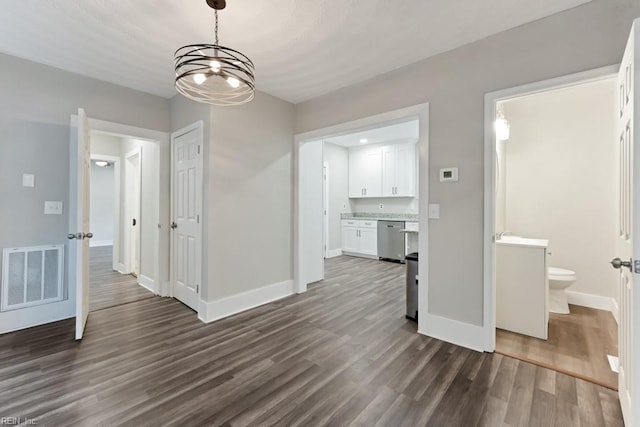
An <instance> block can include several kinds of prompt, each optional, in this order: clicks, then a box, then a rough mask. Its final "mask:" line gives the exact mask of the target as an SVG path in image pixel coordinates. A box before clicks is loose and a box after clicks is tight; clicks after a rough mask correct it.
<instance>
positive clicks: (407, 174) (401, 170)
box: [394, 143, 416, 197]
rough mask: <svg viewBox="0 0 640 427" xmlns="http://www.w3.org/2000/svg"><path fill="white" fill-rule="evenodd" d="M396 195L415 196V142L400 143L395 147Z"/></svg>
mask: <svg viewBox="0 0 640 427" xmlns="http://www.w3.org/2000/svg"><path fill="white" fill-rule="evenodd" d="M395 167H396V174H395V177H396V182H395V187H396V189H395V194H394V195H395V196H396V197H415V196H416V144H414V143H408V144H400V145H397V146H396V147H395Z"/></svg>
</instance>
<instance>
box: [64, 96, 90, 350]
mask: <svg viewBox="0 0 640 427" xmlns="http://www.w3.org/2000/svg"><path fill="white" fill-rule="evenodd" d="M77 132H78V140H77V148H76V150H77V151H76V153H77V162H75V165H73V163H72V165H73V166H72V167H75V168H76V171H75V175H76V181H75V188H72V189H71V191H73V192H74V193H75V200H76V206H75V218H73V215H72V223H71V230H70V232H69V238H70V242H69V245H70V246H71V245H74V246H75V259H74V260H72V262H73V263H74V267H75V288H76V340H79V339H82V336H83V334H84V328H85V326H86V324H87V318H88V317H89V239H90V238H91V236H92V235H91V232H90V230H89V225H90V224H89V216H90V209H89V208H90V204H89V203H90V197H89V196H90V193H89V191H90V181H89V180H90V174H91V144H90V140H89V133H90V129H89V122H88V120H87V115H86V114H85V111H84V109H82V108H79V109H78V123H77ZM74 235H75V237H72V236H74Z"/></svg>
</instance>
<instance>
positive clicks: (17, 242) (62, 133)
mask: <svg viewBox="0 0 640 427" xmlns="http://www.w3.org/2000/svg"><path fill="white" fill-rule="evenodd" d="M0 94H2V96H0V197H1V198H2V200H5V201H7V200H9V201H11V203H1V204H0V219H2V220H1V221H0V248H6V247H10V246H28V245H41V244H61V243H62V244H65V253H66V254H68V249H69V248H68V244H67V238H66V236H67V233H68V232H69V216H68V207H69V145H70V137H71V133H70V126H69V121H70V115H71V114H75V113H77V110H78V107H83V108H85V109H86V112H87V115H88V116H89V117H91V118H97V119H101V120H106V121H112V122H117V123H122V124H128V125H132V126H138V127H143V128H148V129H154V130H160V131H167V130H168V129H169V127H170V121H169V101H168V100H167V99H164V98H160V97H157V96H153V95H148V94H145V93H141V92H136V91H134V90H131V89H128V88H124V87H120V86H116V85H113V84H110V83H105V82H101V81H99V80H95V79H91V78H88V77H82V76H79V75H77V74H73V73H69V72H65V71H61V70H58V69H55V68H51V67H47V66H44V65H39V64H35V63H33V62H29V61H25V60H22V59H18V58H15V57H11V56H7V55H3V54H0ZM74 131H75V130H74ZM23 173H34V174H35V175H36V187H35V188H32V189H23V188H22V187H21V176H22V174H23ZM45 200H61V201H63V202H64V214H63V215H61V216H57V215H46V216H45V215H43V204H44V201H45ZM65 277H68V275H65ZM55 305H56V304H47V306H41V307H37V308H35V309H25V310H19V311H24V312H25V313H23V314H20V315H16V313H15V312H13V313H0V328H2V327H5V326H9V327H11V325H12V324H14V323H15V320H13V319H16V318H18V317H20V318H22V319H28V318H29V317H30V316H31V314H30V313H31V312H33V317H34V318H35V317H39V318H40V319H42V316H39V314H38V313H37V311H42V310H43V307H44V308H45V309H47V310H49V309H51V310H52V311H54V310H55V307H51V306H55ZM27 312H28V313H27ZM68 315H69V316H71V315H73V312H70V313H68ZM12 316H13V317H12ZM57 316H58V318H59V317H62V316H63V315H61V314H60V313H58V314H57Z"/></svg>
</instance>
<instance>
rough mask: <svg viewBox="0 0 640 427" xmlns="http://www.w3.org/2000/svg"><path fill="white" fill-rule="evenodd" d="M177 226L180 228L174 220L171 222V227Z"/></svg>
mask: <svg viewBox="0 0 640 427" xmlns="http://www.w3.org/2000/svg"><path fill="white" fill-rule="evenodd" d="M176 228H178V224H176V223H175V221H174V222H172V223H171V229H176Z"/></svg>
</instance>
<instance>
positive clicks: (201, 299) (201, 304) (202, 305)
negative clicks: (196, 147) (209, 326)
mask: <svg viewBox="0 0 640 427" xmlns="http://www.w3.org/2000/svg"><path fill="white" fill-rule="evenodd" d="M194 130H199V131H200V141H199V144H200V146H201V147H202V151H201V153H200V156H198V173H197V174H196V180H197V185H196V188H197V189H198V190H197V193H198V197H199V201H200V205H199V206H198V211H199V212H198V214H199V215H200V221H199V222H198V234H199V237H200V245H199V246H198V254H197V256H196V275H197V276H199V278H200V279H199V284H200V289H199V291H198V309H197V311H196V312H197V315H198V318H199V319H206V318H207V316H206V313H207V306H206V305H207V304H206V297H207V292H205V289H206V282H205V280H203V279H204V276H203V268H202V266H203V262H202V259H203V256H204V254H205V250H204V249H205V247H206V245H205V241H204V236H203V232H202V231H203V230H204V222H205V220H206V219H205V215H204V213H205V212H206V208H205V199H204V153H205V150H204V122H203V121H202V120H198V121H197V122H195V123H192V124H190V125H187V126H185V127H183V128H181V129H178V130H177V131H175V132H172V133H171V141H170V147H169V164H170V168H169V169H170V174H169V183H170V184H169V185H170V187H169V188H170V196H169V206H170V210H169V224H171V222H172V221H173V218H174V215H173V212H174V209H175V206H174V203H173V201H174V200H173V196H174V194H175V188H174V185H175V182H174V179H173V175H174V168H175V164H174V161H173V160H174V157H173V150H174V147H175V140H176V138H179V137H180V136H182V135H184V134H186V133H189V132H191V131H194ZM169 230H171V229H169ZM169 236H170V237H169V253H170V258H169V289H168V291H169V292H168V294H167V296H169V297H171V298H174V292H173V287H174V285H175V277H174V273H175V269H174V267H173V263H174V261H175V260H174V259H173V251H174V238H173V233H171V232H170V233H169Z"/></svg>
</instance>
